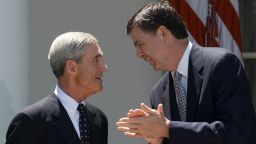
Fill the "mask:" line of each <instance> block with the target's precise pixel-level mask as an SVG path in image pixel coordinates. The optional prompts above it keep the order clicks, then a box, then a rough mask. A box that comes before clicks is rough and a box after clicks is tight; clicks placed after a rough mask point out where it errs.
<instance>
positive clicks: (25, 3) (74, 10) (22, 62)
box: [0, 0, 256, 144]
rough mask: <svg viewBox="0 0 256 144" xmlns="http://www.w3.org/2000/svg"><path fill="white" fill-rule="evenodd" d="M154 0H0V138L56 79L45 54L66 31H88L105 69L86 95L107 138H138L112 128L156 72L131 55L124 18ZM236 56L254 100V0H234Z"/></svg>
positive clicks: (145, 93)
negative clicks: (94, 90) (95, 89)
mask: <svg viewBox="0 0 256 144" xmlns="http://www.w3.org/2000/svg"><path fill="white" fill-rule="evenodd" d="M150 1H154V0H72V1H71V0H0V19H1V22H0V43H1V46H0V47H1V48H0V49H1V52H0V66H1V69H0V92H1V94H0V115H1V118H0V144H4V142H5V133H6V130H7V127H8V124H9V122H10V121H11V119H12V118H13V117H14V115H15V114H16V113H17V112H19V111H20V110H21V109H22V108H24V107H26V106H28V105H30V104H32V103H35V102H36V101H39V100H40V99H42V98H44V97H45V96H47V95H48V94H49V93H50V91H51V90H52V89H53V88H54V87H55V85H56V79H55V77H54V76H53V74H52V72H51V69H50V66H49V64H48V60H47V55H48V50H49V48H50V45H51V43H52V41H53V40H54V39H55V38H56V37H57V36H58V35H60V34H62V33H64V32H68V31H83V32H89V33H92V34H93V35H94V36H95V37H96V38H97V39H98V40H99V43H100V46H101V48H102V50H103V52H104V58H105V62H106V64H107V65H108V67H109V71H108V72H107V73H106V74H105V75H104V77H103V85H104V90H103V92H101V93H98V94H96V95H94V96H92V97H90V98H89V101H90V102H91V103H93V104H94V105H96V106H97V107H99V108H100V109H102V111H103V112H104V113H105V114H106V115H107V116H108V121H109V143H110V144H119V143H122V144H135V143H136V144H143V143H145V142H144V141H142V140H140V139H132V138H128V137H126V136H124V135H123V134H121V133H120V132H118V131H117V130H116V125H115V123H116V121H117V120H118V119H119V118H121V117H124V116H126V113H127V111H128V110H129V109H130V108H137V107H139V104H140V103H141V102H144V103H146V104H150V103H149V91H150V89H151V87H152V86H153V85H154V83H155V82H156V81H157V80H158V79H159V78H160V76H161V74H162V72H156V71H154V70H153V69H152V68H151V66H149V65H147V64H146V63H144V62H143V61H141V60H138V59H137V58H136V55H135V48H134V45H133V43H132V42H131V39H130V38H129V37H128V36H127V35H126V27H125V25H126V22H127V20H128V19H129V18H130V17H131V16H132V15H133V14H134V13H135V12H137V10H138V9H139V8H141V7H142V6H143V5H145V4H146V3H148V2H150ZM188 1H189V0H188ZM238 2H239V17H240V26H241V39H242V48H240V49H241V50H242V57H243V61H244V64H245V68H246V71H247V73H248V77H249V80H250V83H251V88H252V92H253V103H254V105H255V103H256V98H255V97H256V72H255V71H256V54H255V52H256V29H255V28H254V27H255V25H256V19H255V18H256V0H240V1H238Z"/></svg>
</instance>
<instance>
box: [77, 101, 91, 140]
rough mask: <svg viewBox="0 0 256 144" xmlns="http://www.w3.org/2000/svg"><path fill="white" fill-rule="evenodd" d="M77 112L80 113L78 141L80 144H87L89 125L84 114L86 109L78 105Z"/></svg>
mask: <svg viewBox="0 0 256 144" xmlns="http://www.w3.org/2000/svg"><path fill="white" fill-rule="evenodd" d="M77 110H78V111H79V113H80V116H79V130H80V140H81V143H82V144H89V140H90V135H89V125H88V118H87V113H86V108H85V106H84V105H83V104H79V105H78V107H77Z"/></svg>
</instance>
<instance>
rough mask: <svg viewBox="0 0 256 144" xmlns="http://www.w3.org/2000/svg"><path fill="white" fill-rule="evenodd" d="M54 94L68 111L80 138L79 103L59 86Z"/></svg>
mask: <svg viewBox="0 0 256 144" xmlns="http://www.w3.org/2000/svg"><path fill="white" fill-rule="evenodd" d="M54 94H55V95H57V97H58V99H59V100H60V102H61V103H62V105H63V106H64V108H65V109H66V111H67V113H68V116H69V118H70V119H71V121H72V123H73V125H74V127H75V129H76V133H77V135H78V136H79V137H80V131H79V112H78V111H77V107H78V105H79V103H78V102H77V101H76V100H75V99H73V98H72V97H71V96H69V95H67V94H66V93H65V92H64V91H63V90H62V89H61V88H60V87H59V86H58V85H56V88H55V90H54ZM82 103H83V104H85V102H82Z"/></svg>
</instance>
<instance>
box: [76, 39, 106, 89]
mask: <svg viewBox="0 0 256 144" xmlns="http://www.w3.org/2000/svg"><path fill="white" fill-rule="evenodd" d="M77 67H78V72H77V75H76V78H75V81H76V83H77V85H78V86H79V87H80V86H81V87H83V88H84V89H85V91H87V92H91V93H96V92H99V91H101V90H102V89H103V85H102V76H103V73H104V72H106V71H107V70H108V67H107V65H106V64H105V63H104V60H103V52H102V50H101V49H100V47H99V45H98V44H97V43H93V44H91V45H90V46H89V47H88V48H87V49H86V52H85V55H84V56H83V57H82V58H81V60H80V61H79V63H78V64H77Z"/></svg>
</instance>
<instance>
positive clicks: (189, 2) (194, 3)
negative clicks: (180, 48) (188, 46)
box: [170, 0, 241, 59]
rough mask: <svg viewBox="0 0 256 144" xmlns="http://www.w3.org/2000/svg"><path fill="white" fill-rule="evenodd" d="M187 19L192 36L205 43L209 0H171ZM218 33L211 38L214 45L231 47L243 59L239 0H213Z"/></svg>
mask: <svg viewBox="0 0 256 144" xmlns="http://www.w3.org/2000/svg"><path fill="white" fill-rule="evenodd" d="M170 2H171V5H172V6H173V7H174V8H175V9H176V10H177V12H178V13H179V14H180V15H181V16H182V18H183V20H184V21H185V23H186V25H187V28H188V31H189V33H190V36H189V37H190V38H192V40H194V41H196V42H197V43H198V44H200V45H202V46H206V45H205V34H206V23H207V15H208V0H170ZM212 3H213V6H214V8H215V12H216V13H215V16H216V25H217V32H218V35H217V36H216V37H213V38H211V42H212V46H220V47H224V48H228V49H230V50H231V51H232V52H233V53H234V54H236V55H237V56H238V57H239V58H240V59H241V53H240V51H241V35H240V25H239V17H238V16H239V14H238V12H239V10H238V0H212Z"/></svg>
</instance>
